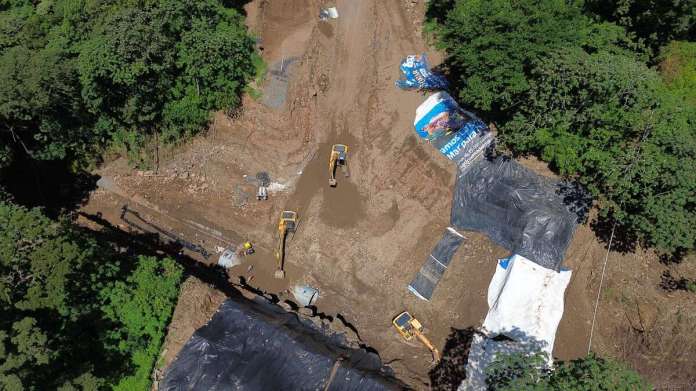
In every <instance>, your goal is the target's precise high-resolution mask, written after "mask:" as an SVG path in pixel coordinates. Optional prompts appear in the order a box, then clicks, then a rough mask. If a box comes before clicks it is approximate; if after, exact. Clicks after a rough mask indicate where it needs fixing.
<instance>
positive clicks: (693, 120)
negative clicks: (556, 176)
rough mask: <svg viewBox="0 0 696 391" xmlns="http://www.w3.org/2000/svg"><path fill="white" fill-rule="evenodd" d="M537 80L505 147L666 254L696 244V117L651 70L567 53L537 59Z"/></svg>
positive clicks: (507, 131)
mask: <svg viewBox="0 0 696 391" xmlns="http://www.w3.org/2000/svg"><path fill="white" fill-rule="evenodd" d="M532 76H533V78H534V80H535V81H536V82H535V84H534V86H533V87H532V88H531V89H530V91H529V93H528V94H527V98H526V99H525V101H524V103H523V104H521V105H520V106H519V107H518V111H517V113H516V114H515V117H514V119H513V120H512V121H510V122H508V123H506V124H504V125H503V126H501V127H500V129H501V134H502V140H503V141H505V142H506V144H507V145H509V146H511V148H513V149H514V150H516V151H517V152H521V153H527V152H534V153H537V154H538V155H540V156H541V157H542V158H543V159H544V160H546V161H548V162H550V163H551V164H552V166H553V167H554V168H556V169H557V170H558V171H559V172H560V173H561V174H563V175H566V176H570V177H573V178H577V179H578V180H579V181H580V182H582V183H583V184H584V185H586V186H587V187H588V188H589V189H590V191H591V192H592V193H593V194H594V195H595V196H596V197H597V198H598V199H600V201H601V203H600V212H601V213H602V215H603V216H605V217H609V216H611V217H612V218H613V219H615V220H616V221H618V222H619V223H620V224H622V226H623V227H624V228H626V229H627V230H628V231H630V232H633V233H635V234H636V236H637V237H638V238H640V239H642V240H643V241H644V242H646V243H647V244H649V245H652V246H656V247H658V248H659V249H661V250H664V251H666V252H674V251H678V250H680V249H682V250H683V249H690V248H693V247H694V246H695V245H696V227H694V226H693V224H690V223H689V221H694V219H696V210H695V208H694V206H695V205H696V176H695V175H694V173H693V172H692V170H684V167H690V166H693V165H694V164H696V132H695V131H694V124H696V117H695V116H694V114H695V113H694V110H693V108H689V107H684V105H683V100H682V99H680V98H679V97H675V96H674V95H673V94H671V93H670V92H669V91H667V90H665V88H664V85H663V84H662V82H661V79H660V77H659V75H658V74H657V73H656V72H655V71H654V70H651V69H648V68H647V67H646V66H645V65H643V64H641V63H639V62H637V61H635V60H634V59H633V58H631V57H626V56H622V55H617V54H611V53H607V52H597V53H593V54H588V53H587V52H585V51H584V50H582V49H580V48H574V49H564V50H559V51H556V52H554V53H552V55H551V56H549V57H548V58H546V59H543V60H540V61H539V62H538V63H537V64H536V66H535V70H534V71H533V72H532Z"/></svg>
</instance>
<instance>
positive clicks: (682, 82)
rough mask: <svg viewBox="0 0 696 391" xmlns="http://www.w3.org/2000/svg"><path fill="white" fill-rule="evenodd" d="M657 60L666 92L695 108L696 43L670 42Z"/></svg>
mask: <svg viewBox="0 0 696 391" xmlns="http://www.w3.org/2000/svg"><path fill="white" fill-rule="evenodd" d="M658 60H659V69H660V74H661V75H662V78H663V79H664V81H665V83H666V85H667V88H668V90H669V91H670V92H671V93H672V94H674V95H678V96H680V97H682V98H683V99H684V100H685V101H686V103H688V104H689V105H691V106H696V42H687V41H673V42H670V43H669V44H668V45H667V46H665V47H664V48H662V53H661V54H660V57H659V58H658Z"/></svg>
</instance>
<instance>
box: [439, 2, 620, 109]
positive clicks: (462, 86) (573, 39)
mask: <svg viewBox="0 0 696 391" xmlns="http://www.w3.org/2000/svg"><path fill="white" fill-rule="evenodd" d="M448 6H449V7H451V9H449V10H447V9H446V7H448ZM428 8H429V15H430V17H431V18H430V20H429V23H428V26H429V27H428V29H429V30H430V31H432V32H433V33H434V34H435V35H436V38H437V43H438V46H439V47H440V48H443V49H445V50H446V52H447V54H448V56H447V59H446V65H447V66H448V67H449V73H450V76H451V77H452V78H454V79H455V80H454V82H455V85H456V86H457V88H458V95H459V99H460V101H461V102H462V103H464V104H467V105H471V106H474V107H476V108H478V109H479V110H484V111H486V112H491V113H494V114H496V115H497V116H501V117H505V116H506V115H508V114H510V113H511V112H513V111H514V110H515V108H516V107H517V106H518V105H519V104H520V103H522V102H523V100H524V96H525V94H526V92H527V91H528V90H529V89H530V87H531V86H532V83H533V82H532V81H531V77H530V72H531V71H532V69H533V67H532V64H533V63H534V62H535V61H538V60H540V59H542V58H546V57H548V56H549V55H550V53H551V52H552V51H554V50H556V49H559V48H564V47H568V46H582V45H585V46H588V47H594V46H597V45H602V46H603V47H607V46H613V47H614V48H615V50H616V51H621V48H622V47H629V46H631V45H632V43H631V42H630V40H628V39H627V38H626V37H625V34H624V33H623V32H622V30H621V29H619V28H617V27H616V26H612V25H608V24H607V25H598V24H593V23H592V22H591V20H590V19H589V18H587V17H585V16H584V15H583V14H582V8H581V7H580V2H577V1H565V0H543V1H535V0H522V1H515V2H510V1H506V0H492V1H480V0H457V1H454V2H453V1H451V0H434V1H431V2H430V3H429V5H428ZM443 13H444V16H443V15H442V14H443ZM593 49H594V48H593Z"/></svg>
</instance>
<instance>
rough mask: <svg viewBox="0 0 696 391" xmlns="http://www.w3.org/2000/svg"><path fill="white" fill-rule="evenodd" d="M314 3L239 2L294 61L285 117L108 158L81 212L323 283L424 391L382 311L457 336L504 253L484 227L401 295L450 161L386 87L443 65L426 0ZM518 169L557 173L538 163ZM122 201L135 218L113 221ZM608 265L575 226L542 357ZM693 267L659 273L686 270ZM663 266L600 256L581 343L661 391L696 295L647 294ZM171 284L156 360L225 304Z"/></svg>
mask: <svg viewBox="0 0 696 391" xmlns="http://www.w3.org/2000/svg"><path fill="white" fill-rule="evenodd" d="M322 5H324V2H323V1H317V0H306V1H301V2H300V1H297V0H273V1H258V0H257V1H252V2H250V3H249V4H247V5H246V6H245V10H246V12H247V16H248V19H247V20H248V24H249V26H250V28H251V29H252V31H254V32H255V33H256V34H257V35H258V36H259V37H260V38H261V41H260V45H261V47H262V49H263V56H264V58H265V60H266V62H267V63H268V64H277V63H279V62H283V61H284V60H285V59H287V58H294V59H296V60H295V62H294V63H293V66H292V68H291V69H289V71H288V73H289V84H288V94H287V96H286V97H285V99H284V100H283V102H284V103H283V105H282V107H280V108H278V109H275V108H271V107H268V106H266V105H264V104H263V101H264V100H263V98H261V99H258V100H253V99H251V98H250V97H246V98H245V100H244V107H243V110H242V111H241V112H240V113H237V115H235V116H234V118H231V117H228V116H225V115H223V114H222V113H218V114H217V115H216V116H215V118H214V120H213V121H212V125H211V128H210V130H209V131H208V132H207V134H205V135H203V136H201V137H198V138H196V139H195V140H192V141H191V142H190V143H188V144H186V145H182V146H179V147H176V148H173V149H171V150H168V151H161V153H160V156H159V166H158V167H153V169H152V170H150V171H136V170H133V169H132V168H130V167H129V166H128V164H127V163H126V162H125V161H123V160H117V161H114V162H111V163H109V164H106V165H105V166H104V167H102V168H101V169H100V170H99V174H100V175H101V176H102V178H103V179H104V180H105V182H102V185H104V183H106V185H104V186H102V188H100V189H99V190H97V191H95V192H94V193H93V194H92V196H91V198H90V201H89V203H88V204H87V205H86V206H85V207H84V208H83V212H84V213H87V214H92V215H96V214H97V213H99V214H100V216H102V217H103V218H105V219H107V220H111V221H112V222H113V223H114V224H115V225H117V226H120V227H121V228H123V229H126V230H127V229H131V230H135V231H139V230H145V231H149V232H153V231H154V230H156V229H159V230H160V231H164V232H167V233H169V234H172V235H175V236H177V237H179V238H183V239H185V240H186V241H189V242H190V243H193V244H196V245H199V246H202V247H203V248H205V249H206V250H207V251H208V252H210V253H211V254H212V255H211V256H210V257H209V258H208V259H207V260H206V259H204V258H203V257H202V256H201V255H200V254H199V253H196V252H195V251H186V252H187V253H188V254H189V255H191V256H192V257H194V258H196V259H198V260H200V261H201V262H203V263H211V262H214V260H215V259H216V257H217V254H216V251H217V250H219V249H220V248H222V247H226V246H229V245H235V244H238V243H240V241H242V240H243V239H249V240H251V241H253V242H254V243H255V244H256V245H257V249H258V251H257V253H256V254H254V255H253V256H250V257H248V258H247V259H246V260H245V263H244V264H243V265H240V266H237V267H235V268H233V269H231V270H230V281H231V282H234V283H237V282H239V281H240V277H242V278H243V279H244V281H246V282H247V283H248V284H249V285H250V286H252V287H254V288H255V289H259V290H260V291H264V292H268V293H273V294H278V295H279V296H280V297H281V299H282V298H286V297H287V294H285V293H284V292H285V291H286V290H287V289H288V288H289V287H290V286H292V285H294V284H297V283H306V284H309V285H311V286H314V287H316V288H318V289H319V290H320V298H319V300H318V302H317V308H318V310H319V311H320V312H322V313H324V314H326V315H330V316H337V315H340V316H342V317H343V318H344V319H345V320H346V322H348V323H350V324H352V325H353V326H354V327H355V328H356V329H357V331H358V333H359V337H360V339H361V340H362V343H364V344H366V345H368V346H370V347H373V348H374V349H376V350H377V351H378V352H379V354H380V356H381V357H382V359H383V361H384V362H386V363H389V365H390V366H391V367H392V368H393V370H394V372H395V374H396V376H397V377H398V378H399V379H401V380H402V381H404V382H406V383H407V384H409V385H410V386H412V387H414V388H416V389H424V388H427V387H428V385H429V384H430V379H429V376H428V372H429V370H430V369H431V366H430V354H429V352H428V351H427V350H425V349H424V348H423V347H421V346H419V345H417V344H406V343H404V342H403V341H402V340H401V339H400V338H399V336H398V335H397V334H396V333H395V332H394V330H393V329H392V326H391V319H392V318H393V317H394V316H395V315H397V314H398V313H400V312H401V311H404V310H408V311H410V312H411V313H412V314H414V315H415V316H416V317H417V318H418V319H420V320H421V321H422V323H423V324H424V325H425V326H426V332H427V334H428V336H430V338H431V339H432V340H433V342H434V343H435V345H437V346H439V347H442V346H444V345H445V342H446V341H447V339H448V336H450V334H451V333H452V329H453V328H454V329H464V328H466V327H469V326H479V325H480V324H481V323H482V321H483V318H484V317H485V314H486V311H487V305H486V290H487V286H488V282H489V281H490V278H491V276H492V274H493V272H494V270H495V261H496V259H497V258H500V257H503V256H506V255H508V253H507V251H506V250H504V249H502V248H500V247H498V246H496V245H494V244H492V243H491V242H490V241H489V240H488V239H486V238H485V237H484V236H483V235H481V234H478V233H466V234H465V235H466V238H467V239H466V241H465V242H464V244H463V245H462V247H461V248H460V249H459V251H458V252H457V254H456V255H455V257H454V259H453V260H452V263H451V267H450V268H449V269H448V270H447V272H446V273H445V276H444V278H443V279H442V281H441V283H440V285H439V287H438V288H437V290H436V292H435V294H434V297H433V299H432V301H431V302H425V301H422V300H419V299H417V298H416V297H415V296H414V295H412V294H411V293H409V292H408V291H407V289H406V286H407V285H408V283H409V282H410V281H411V279H412V278H413V276H414V275H415V273H416V272H417V271H418V270H419V269H420V267H421V265H422V264H423V262H424V261H425V259H426V257H427V256H428V254H429V252H430V250H431V248H432V247H433V246H434V244H435V243H436V242H437V240H438V239H439V237H440V235H441V233H442V231H443V230H444V229H445V228H446V227H447V225H448V221H449V210H450V201H451V195H452V186H453V184H454V175H455V167H454V165H453V164H451V162H449V161H448V160H447V159H445V158H444V157H443V156H441V155H439V153H437V151H435V150H434V149H433V148H431V147H430V146H429V145H427V144H425V143H423V142H421V141H420V140H418V139H417V137H416V136H415V133H414V132H413V126H412V120H413V117H414V113H415V109H416V107H417V106H418V105H419V104H420V103H421V102H422V100H423V99H424V96H423V95H422V94H419V93H416V92H405V91H400V90H397V89H396V88H395V87H394V80H395V78H396V77H398V64H399V60H400V59H401V58H402V57H403V56H405V55H407V54H412V53H423V52H425V53H428V55H429V57H430V59H431V61H433V62H437V61H438V60H439V59H440V58H441V56H440V55H439V54H438V53H436V52H433V51H432V50H431V49H430V48H428V46H427V45H426V43H425V42H424V39H423V38H422V34H421V22H420V21H421V20H422V14H423V2H422V1H415V0H406V1H404V0H382V1H377V0H361V1H355V0H338V1H336V2H335V5H336V7H337V8H338V10H339V14H340V16H339V18H338V19H336V20H331V21H328V22H320V21H319V19H318V12H319V8H320V6H322ZM331 5H334V4H333V3H332V4H331ZM270 76H272V75H269V77H270ZM271 93H277V91H276V92H271ZM333 143H343V144H347V145H348V146H349V148H350V151H349V163H350V174H351V175H350V177H349V178H345V177H344V176H343V175H340V174H339V177H338V186H337V187H336V188H330V187H329V186H328V184H327V179H328V168H327V161H328V156H329V151H330V146H331V144H333ZM524 164H526V165H527V166H528V167H530V168H532V169H534V170H536V171H537V172H539V173H541V174H545V175H552V174H551V173H550V172H549V171H548V169H546V167H545V166H544V164H543V163H540V162H538V161H534V160H528V161H525V162H524ZM259 171H266V172H268V173H269V174H270V176H271V179H272V181H273V182H274V185H273V186H274V187H273V188H272V192H271V195H270V198H269V200H268V201H265V202H260V201H256V199H255V198H254V194H255V190H256V188H255V185H254V183H253V181H252V180H251V178H253V177H254V176H255V175H256V173H257V172H259ZM124 204H125V205H128V210H129V211H133V212H135V214H133V213H132V212H129V214H128V215H130V216H131V218H130V219H129V221H130V222H131V223H133V222H136V223H139V224H137V226H132V225H129V223H128V221H124V220H123V219H121V218H120V216H121V208H122V206H123V205H124ZM285 209H290V210H295V211H297V212H298V214H299V216H300V225H299V229H298V231H297V233H296V234H295V235H294V237H292V239H291V240H290V241H289V243H288V247H287V258H286V271H287V276H286V279H284V280H276V279H274V278H273V270H274V268H275V260H274V258H273V256H272V253H273V248H274V246H275V238H276V224H277V218H278V216H279V214H280V212H281V211H282V210H285ZM146 222H147V223H146ZM153 227H156V228H153ZM605 255H606V247H605V244H604V242H602V241H601V240H599V239H598V238H597V237H596V235H595V233H594V232H593V231H592V230H591V229H590V227H589V225H588V224H586V225H584V226H580V227H579V228H578V230H577V232H576V234H575V237H574V240H573V242H572V244H571V246H570V248H569V250H568V252H567V254H566V259H567V260H566V262H565V266H566V267H568V268H570V269H572V270H573V278H572V280H571V283H570V285H569V287H568V290H567V292H566V300H565V305H566V307H565V313H564V316H563V319H562V321H561V324H560V327H559V330H558V334H557V338H556V344H555V350H554V354H555V355H556V356H558V357H559V358H561V359H571V358H576V357H579V356H582V355H584V354H585V353H587V349H588V338H589V333H590V326H591V319H592V313H593V309H594V302H595V298H596V295H597V287H598V285H599V280H600V274H601V270H602V263H603V261H604V257H605ZM693 264H694V262H691V263H688V262H687V263H683V264H681V265H679V266H670V268H672V269H674V270H675V273H691V272H693V270H692V269H693V268H694V267H693ZM666 268H667V266H665V265H663V264H661V263H659V260H658V258H657V257H656V256H655V255H653V254H652V253H649V252H645V251H642V250H636V251H634V252H628V253H619V252H614V251H612V252H611V253H610V254H609V263H608V266H607V272H606V278H605V281H604V287H605V288H604V291H603V294H602V295H601V296H600V306H599V309H598V316H597V325H596V329H595V334H594V337H593V338H594V339H593V347H592V348H593V350H595V351H598V352H599V353H600V354H602V355H608V356H614V357H619V358H621V359H624V360H627V361H628V362H629V363H630V365H632V366H633V367H634V368H636V369H638V370H640V371H641V373H643V374H644V375H645V376H647V377H648V378H649V379H650V380H651V381H653V382H654V383H655V384H656V385H664V386H667V385H683V384H690V383H689V382H691V381H693V380H694V374H696V360H694V358H696V343H695V342H694V340H695V338H694V337H693V336H692V330H693V329H694V326H696V311H695V309H696V303H694V296H693V295H689V294H688V293H685V292H674V293H671V294H668V293H666V292H664V291H663V290H661V289H660V288H659V287H658V285H659V282H660V274H661V273H662V270H664V269H666ZM196 284H198V285H200V286H198V287H192V285H196ZM184 287H185V289H183V290H182V293H181V297H180V299H179V301H180V305H179V307H177V310H176V311H177V312H176V313H175V316H174V319H173V321H172V324H171V326H170V337H168V339H167V344H166V346H165V349H166V350H165V353H164V356H165V364H166V363H168V362H170V361H171V360H172V359H173V358H174V356H175V355H176V352H178V350H179V349H180V348H181V345H182V344H183V343H184V342H185V341H186V339H187V338H188V336H189V335H190V334H191V333H192V332H193V331H194V330H195V328H196V327H198V326H200V325H201V324H203V323H204V322H205V320H207V319H208V318H209V317H210V316H211V315H212V313H213V312H214V310H215V308H216V305H217V304H218V303H219V302H220V300H221V297H222V296H220V294H219V293H216V291H215V290H214V289H212V288H208V287H207V286H206V285H205V284H204V283H202V282H200V281H198V282H196V280H192V281H189V282H187V285H185V286H184ZM172 335H174V336H172ZM444 388H447V387H446V386H445V387H444Z"/></svg>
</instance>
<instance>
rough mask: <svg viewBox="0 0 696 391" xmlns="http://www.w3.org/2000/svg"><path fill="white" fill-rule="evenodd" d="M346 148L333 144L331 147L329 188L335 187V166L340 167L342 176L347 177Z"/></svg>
mask: <svg viewBox="0 0 696 391" xmlns="http://www.w3.org/2000/svg"><path fill="white" fill-rule="evenodd" d="M347 157H348V146H346V145H343V144H334V145H333V146H332V147H331V156H329V186H331V187H336V166H341V169H342V171H343V174H344V175H345V176H346V177H348V176H349V175H350V174H349V173H348V160H346V158H347Z"/></svg>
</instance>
